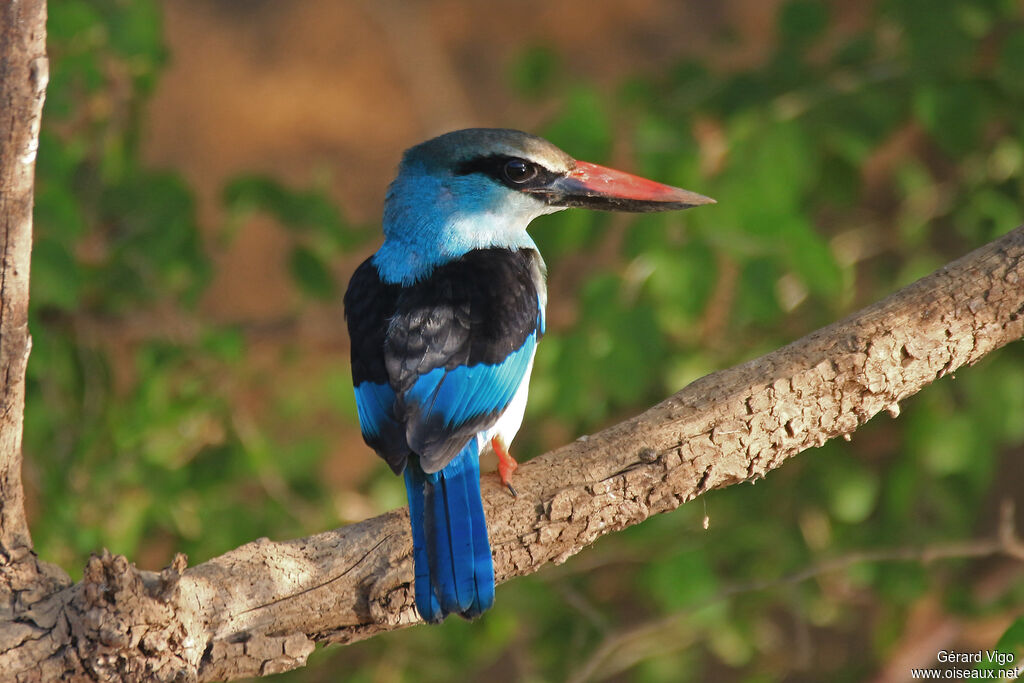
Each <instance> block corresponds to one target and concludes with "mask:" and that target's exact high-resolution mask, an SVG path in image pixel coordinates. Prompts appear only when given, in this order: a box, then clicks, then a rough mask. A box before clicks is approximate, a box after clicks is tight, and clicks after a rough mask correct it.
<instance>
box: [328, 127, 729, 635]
mask: <svg viewBox="0 0 1024 683" xmlns="http://www.w3.org/2000/svg"><path fill="white" fill-rule="evenodd" d="M713 202H714V200H712V199H709V198H707V197H704V196H702V195H699V194H696V193H693V192H689V191H687V190H682V189H679V188H676V187H670V186H668V185H662V184H661V183H656V182H653V181H650V180H646V179H644V178H640V177H637V176H634V175H630V174H628V173H623V172H621V171H615V170H612V169H609V168H605V167H603V166H598V165H597V164H591V163H588V162H585V161H576V160H575V159H573V158H572V157H570V156H569V155H568V154H566V153H565V152H563V151H562V150H560V149H558V148H557V147H555V146H554V145H553V144H551V143H550V142H548V141H547V140H544V139H542V138H539V137H536V136H534V135H529V134H527V133H523V132H520V131H517V130H505V129H488V128H474V129H467V130H458V131H454V132H451V133H447V134H445V135H442V136H440V137H437V138H434V139H432V140H428V141H427V142H424V143H422V144H419V145H417V146H415V147H412V148H410V149H408V150H407V151H406V152H405V154H404V156H403V157H402V162H401V165H400V166H399V169H398V176H397V177H396V178H395V180H394V182H393V183H392V184H391V186H390V188H389V190H388V193H387V198H386V200H385V206H384V222H383V223H384V225H383V227H384V244H383V245H382V246H381V247H380V249H379V250H378V251H377V252H376V253H375V254H373V255H372V256H371V257H370V258H368V259H367V260H366V261H364V262H363V264H362V265H360V266H359V268H358V269H356V271H355V273H354V274H353V275H352V280H351V281H350V282H349V286H348V291H347V292H346V293H345V318H346V320H347V322H348V331H349V336H350V338H351V352H352V382H353V384H354V385H355V394H356V406H357V409H358V413H359V424H360V428H361V431H362V434H363V439H364V440H365V441H366V443H367V444H368V445H369V446H370V447H371V448H373V449H374V450H375V451H376V452H377V454H378V455H379V456H380V457H381V458H383V459H384V460H385V461H386V462H387V463H388V465H389V466H390V467H391V469H392V470H393V471H394V472H395V474H403V473H404V475H405V486H406V491H407V495H408V500H409V518H410V522H411V525H412V540H413V561H414V565H415V578H414V591H415V602H416V609H417V611H418V612H419V613H420V616H421V617H422V618H423V619H424V620H426V621H428V622H433V623H437V622H440V621H443V620H444V618H445V617H446V616H448V615H449V614H452V613H455V614H460V615H462V616H463V617H466V618H468V619H469V618H474V617H476V616H479V615H480V614H482V613H483V612H484V611H486V610H487V609H488V608H490V607H491V605H492V604H493V603H494V563H493V560H492V558H491V546H490V542H489V540H488V535H487V521H486V519H485V518H484V509H483V501H482V499H481V495H480V456H481V454H483V453H485V452H486V451H487V450H488V449H490V450H493V451H494V453H495V455H497V457H498V473H499V476H500V477H501V479H502V482H503V483H504V484H505V485H506V486H508V487H509V490H510V491H511V492H512V494H513V495H514V494H515V490H514V489H513V488H512V487H511V484H510V482H509V479H510V477H511V475H512V472H513V471H514V470H515V468H516V462H515V460H513V459H512V457H511V456H510V455H509V454H508V446H509V444H511V443H512V439H513V437H514V436H515V435H516V432H517V431H518V430H519V426H520V424H521V423H522V420H523V412H524V410H525V408H526V395H527V389H528V384H529V379H530V371H531V369H532V368H533V357H534V353H535V351H536V349H537V342H538V341H540V338H541V336H542V335H543V334H544V307H545V304H546V302H547V286H546V284H545V276H546V269H545V266H544V261H543V260H542V259H541V257H540V254H539V253H538V251H537V247H536V245H535V244H534V242H533V240H532V239H531V238H530V236H529V235H528V234H527V232H526V227H527V225H529V223H530V221H532V220H533V219H534V218H536V217H538V216H540V215H543V214H547V213H553V212H555V211H560V210H562V209H565V208H569V207H582V208H586V209H603V210H610V211H637V212H647V211H668V210H673V209H685V208H688V207H691V206H697V205H699V204H709V203H713Z"/></svg>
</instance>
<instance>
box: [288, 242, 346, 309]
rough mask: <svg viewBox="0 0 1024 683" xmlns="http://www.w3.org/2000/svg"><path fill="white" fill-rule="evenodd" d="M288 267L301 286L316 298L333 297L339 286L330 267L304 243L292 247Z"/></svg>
mask: <svg viewBox="0 0 1024 683" xmlns="http://www.w3.org/2000/svg"><path fill="white" fill-rule="evenodd" d="M288 269H289V271H290V272H291V274H292V278H293V279H294V280H295V282H296V284H298V285H299V288H300V289H301V290H302V291H303V292H305V293H306V294H308V295H309V296H312V297H314V298H316V299H333V298H335V297H336V296H337V292H338V287H337V284H336V283H335V281H334V275H333V274H332V273H331V270H330V268H329V267H328V266H327V264H326V263H325V262H324V261H323V259H321V258H320V257H319V256H318V255H317V254H316V252H314V251H313V250H312V249H309V248H307V247H304V246H302V245H299V246H296V247H294V248H293V249H292V251H291V254H290V255H289V257H288Z"/></svg>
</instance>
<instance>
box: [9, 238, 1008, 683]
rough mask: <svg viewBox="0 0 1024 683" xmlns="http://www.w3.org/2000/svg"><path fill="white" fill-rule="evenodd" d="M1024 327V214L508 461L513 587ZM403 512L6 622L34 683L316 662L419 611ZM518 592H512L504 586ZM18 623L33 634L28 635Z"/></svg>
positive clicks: (61, 598)
mask: <svg viewBox="0 0 1024 683" xmlns="http://www.w3.org/2000/svg"><path fill="white" fill-rule="evenodd" d="M1022 336H1024V227H1022V228H1018V229H1016V230H1014V231H1013V232H1011V233H1009V234H1008V235H1006V236H1005V237H1003V238H1001V239H1000V240H998V241H996V242H993V243H992V244H989V245H987V246H985V247H983V248H981V249H979V250H977V251H975V252H973V253H971V254H969V255H967V256H965V257H964V258H962V259H960V260H959V261H956V262H954V263H952V264H949V265H948V266H946V267H945V268H942V269H941V270H939V271H937V272H935V273H933V274H932V275H930V276H928V277H926V278H924V279H922V280H920V281H918V282H916V283H914V284H912V285H910V286H909V287H906V288H904V289H903V290H900V291H899V292H897V293H896V294H894V295H892V296H891V297H889V298H888V299H886V300H884V301H882V302H879V303H878V304H875V305H874V306H871V307H869V308H866V309H864V310H863V311H860V312H859V313H856V314H855V315H853V316H850V317H849V318H846V319H845V320H842V321H840V322H837V323H835V324H833V325H830V326H829V327H826V328H824V329H821V330H818V331H817V332H814V333H813V334H810V335H808V336H806V337H804V338H803V339H800V340H798V341H796V342H794V343H792V344H790V345H789V346H786V347H784V348H782V349H779V350H778V351H775V352H773V353H770V354H768V355H766V356H763V357H761V358H758V359H755V360H752V361H750V362H748V363H745V364H743V365H740V366H737V367H735V368H731V369H728V370H723V371H720V372H716V373H714V374H712V375H709V376H707V377H705V378H703V379H701V380H698V381H697V382H694V383H693V384H691V385H690V386H688V387H686V388H685V389H683V390H682V391H680V392H679V393H677V394H676V395H674V396H672V397H671V398H669V399H667V400H665V401H663V402H662V403H660V404H658V405H656V406H654V407H653V408H651V409H650V410H648V411H647V412H645V413H643V414H642V415H639V416H637V417H635V418H633V419H631V420H627V421H625V422H623V423H620V424H618V425H616V426H614V427H611V428H609V429H607V430H605V431H603V432H600V433H599V434H595V435H593V436H589V437H584V438H581V439H579V440H577V441H576V442H574V443H572V444H570V445H568V446H565V447H563V448H561V449H558V450H556V451H553V452H551V453H548V454H546V455H543V456H540V457H538V458H535V459H534V460H531V461H530V462H528V463H525V464H524V465H522V466H521V467H520V469H519V471H518V472H517V474H516V489H517V490H518V492H519V496H518V497H517V498H512V497H511V496H510V495H509V494H508V491H507V490H506V489H504V488H503V487H502V486H501V485H500V484H499V483H498V481H497V478H496V477H494V476H493V475H491V476H487V477H485V479H484V482H483V491H484V505H485V511H486V513H487V517H488V522H489V527H490V534H491V540H492V544H493V547H494V557H495V568H496V571H497V577H498V580H499V581H505V580H508V579H509V578H512V577H514V576H519V575H522V574H528V573H531V572H534V571H537V570H538V569H540V568H541V567H543V566H544V565H545V564H547V563H548V562H554V563H559V562H563V561H564V560H566V559H567V558H568V557H570V556H572V555H573V554H575V553H577V552H579V551H580V550H582V549H583V548H584V547H586V546H587V545H589V544H590V543H592V542H593V541H594V540H595V539H597V538H598V537H600V536H602V535H604V534H607V533H610V532H612V531H616V530H618V529H622V528H624V527H626V526H629V525H631V524H637V523H639V522H641V521H643V520H645V519H646V518H647V517H649V516H651V515H653V514H657V513H660V512H666V511H669V510H673V509H675V508H676V507H678V506H679V505H680V504H682V503H683V502H686V501H688V500H691V499H693V498H695V497H696V496H698V495H700V494H701V493H703V492H705V491H708V490H710V489H714V488H721V487H724V486H729V485H731V484H735V483H738V482H742V481H748V480H751V479H756V478H759V477H763V476H764V475H765V474H766V473H767V472H768V471H769V470H771V469H774V468H775V467H778V466H779V465H781V464H782V462H783V461H785V460H786V459H787V458H789V457H790V456H792V455H795V454H796V453H799V452H800V451H802V450H805V449H807V448H810V447H812V446H818V445H821V444H822V443H824V442H825V441H826V440H827V439H830V438H834V437H837V436H843V435H846V434H849V433H851V432H852V431H854V430H855V429H857V427H858V426H860V425H861V424H863V423H864V422H866V421H867V420H868V419H870V418H871V417H872V416H874V415H875V414H877V413H878V412H880V411H882V410H887V411H888V412H889V414H890V415H893V416H896V415H898V414H899V402H900V401H901V400H902V399H904V398H906V397H908V396H910V395H912V394H914V393H915V392H917V391H918V390H920V389H921V388H922V387H924V386H925V385H927V384H929V383H930V382H932V381H933V380H936V379H938V378H941V377H943V376H944V375H946V374H949V373H950V372H952V371H954V370H956V369H957V368H959V367H961V366H963V365H969V364H971V363H974V362H976V361H977V360H979V359H980V358H982V357H983V356H985V355H986V354H987V353H989V352H990V351H992V350H994V349H996V348H999V347H1000V346H1003V345H1004V344H1007V343H1009V342H1011V341H1013V340H1016V339H1020V338H1021V337H1022ZM407 525H408V516H407V514H406V512H405V510H396V511H392V512H389V513H387V514H384V515H381V516H379V517H376V518H374V519H369V520H366V521H364V522H361V523H359V524H354V525H351V526H348V527H344V528H341V529H336V530H334V531H329V532H325V533H321V534H317V535H315V536H309V537H307V538H302V539H297V540H292V541H285V542H279V543H275V542H271V541H269V540H266V539H261V540H258V541H255V542H253V543H249V544H247V545H244V546H242V547H240V548H237V549H235V550H232V551H231V552H228V553H226V554H224V555H222V556H220V557H218V558H215V559H213V560H210V561H209V562H205V563H203V564H200V565H198V566H195V567H192V568H189V569H185V561H184V558H183V557H180V556H179V557H178V558H177V559H176V560H175V563H174V564H173V565H172V566H171V567H169V568H167V569H165V570H164V571H163V572H162V573H160V574H155V573H153V572H143V571H138V570H136V569H135V568H134V567H132V566H131V564H130V563H129V562H128V561H127V560H126V559H125V558H123V557H119V556H111V555H109V554H107V553H104V554H103V555H101V556H94V557H93V559H92V560H91V561H90V563H89V565H88V566H87V568H86V572H85V577H84V579H83V580H82V582H80V583H78V584H75V585H74V586H70V587H61V586H60V585H57V584H52V583H51V584H50V585H51V586H53V585H56V586H57V587H58V588H61V590H57V591H54V592H51V593H50V594H46V592H45V591H42V590H40V591H37V592H36V593H35V594H34V596H35V598H36V599H37V600H38V601H37V602H35V603H34V604H28V603H26V604H27V608H26V610H25V611H23V612H22V613H21V615H20V617H19V618H18V619H17V620H9V621H7V623H5V624H0V634H4V636H3V638H0V641H2V642H0V673H2V674H4V675H6V677H10V678H16V679H17V680H40V679H42V680H48V679H52V678H56V677H66V678H76V677H81V678H82V679H83V680H88V679H90V678H93V679H100V680H120V679H124V680H172V679H174V680H189V681H195V680H198V681H210V680H221V679H233V678H241V677H245V676H255V675H263V674H268V673H272V672H278V671H284V670H287V669H291V668H295V667H297V666H301V665H303V664H304V663H305V660H306V657H307V656H308V655H309V653H310V652H311V651H312V650H313V646H314V643H315V642H342V643H344V642H352V641H355V640H360V639H363V638H367V637H370V636H373V635H375V634H377V633H380V632H382V631H387V630H393V629H396V628H401V627H403V626H408V625H411V624H414V623H418V619H417V617H416V615H415V611H414V608H413V599H412V589H411V587H410V585H409V581H410V579H411V578H412V558H411V550H412V547H411V545H412V544H411V539H410V537H409V532H408V529H407ZM499 599H500V592H499ZM15 633H16V634H18V637H17V638H15V637H13V635H8V634H15Z"/></svg>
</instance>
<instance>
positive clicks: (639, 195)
mask: <svg viewBox="0 0 1024 683" xmlns="http://www.w3.org/2000/svg"><path fill="white" fill-rule="evenodd" d="M713 203H714V200H713V199H710V198H708V197H704V196H702V195H699V194H696V193H694V192H690V191H688V190H683V189H680V188H677V187H671V186H669V185H663V184H661V183H657V182H654V181H652V180H646V179H644V178H640V177H638V176H635V175H631V174H629V173H623V172H622V171H616V170H613V169H610V168H605V167H604V166H599V165H597V164H592V163H589V162H586V161H577V160H575V159H573V158H572V157H571V156H569V155H568V154H566V153H565V152H563V151H562V150H560V149H559V148H558V147H555V146H554V145H553V144H551V143H550V142H548V141H547V140H544V139H543V138H539V137H537V136H535V135H530V134H528V133H523V132H521V131H518V130H507V129H497V128H469V129H466V130H457V131H454V132H451V133H447V134H445V135H441V136H440V137H436V138H434V139H432V140H428V141H426V142H424V143H421V144H419V145H417V146H415V147H412V148H410V149H408V150H407V151H406V152H405V155H404V156H403V158H402V164H401V166H400V167H399V170H398V177H397V178H395V181H394V182H393V183H392V184H391V187H390V189H389V190H388V196H387V202H386V205H385V208H384V234H385V236H386V238H387V240H386V241H385V245H384V248H383V249H382V250H381V253H378V257H377V265H378V268H379V269H380V270H381V272H382V275H384V276H385V277H386V279H390V280H395V281H405V282H408V281H411V280H415V279H418V278H419V277H421V276H422V275H424V274H426V273H429V272H430V270H431V269H432V268H433V267H434V266H436V265H438V264H441V263H445V262H447V261H448V260H451V259H453V258H458V257H459V256H461V255H463V254H465V253H466V252H468V251H470V250H472V249H481V248H488V247H508V248H522V247H532V246H533V241H532V240H531V239H530V237H529V235H527V233H526V226H527V225H528V224H529V223H530V221H532V220H533V219H534V218H536V217H537V216H540V215H543V214H545V213H553V212H555V211H560V210H562V209H566V208H570V207H582V208H586V209H600V210H605V211H633V212H651V211H671V210H676V209H686V208H689V207H691V206H698V205H700V204H713ZM389 271H390V272H389Z"/></svg>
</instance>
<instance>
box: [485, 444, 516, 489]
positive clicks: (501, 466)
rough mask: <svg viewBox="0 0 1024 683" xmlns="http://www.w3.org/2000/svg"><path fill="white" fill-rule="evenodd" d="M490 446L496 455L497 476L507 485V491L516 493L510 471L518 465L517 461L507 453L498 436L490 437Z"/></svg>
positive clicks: (514, 469) (513, 470)
mask: <svg viewBox="0 0 1024 683" xmlns="http://www.w3.org/2000/svg"><path fill="white" fill-rule="evenodd" d="M491 448H493V449H494V454H495V455H496V456H498V476H499V477H501V483H502V484H504V485H505V486H507V487H508V490H509V492H510V493H511V494H512V495H513V496H515V495H518V494H517V493H516V490H515V489H514V488H512V473H513V472H515V471H516V468H517V467H519V463H517V462H516V461H515V458H513V457H512V456H511V455H509V453H508V447H506V446H505V442H504V440H502V438H501V437H500V436H495V437H493V438H492V439H491Z"/></svg>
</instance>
